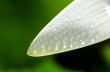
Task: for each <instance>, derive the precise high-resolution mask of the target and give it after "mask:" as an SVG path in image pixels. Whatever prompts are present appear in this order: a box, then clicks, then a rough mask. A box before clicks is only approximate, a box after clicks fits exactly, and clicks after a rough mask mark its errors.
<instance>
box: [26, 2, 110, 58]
mask: <svg viewBox="0 0 110 72" xmlns="http://www.w3.org/2000/svg"><path fill="white" fill-rule="evenodd" d="M105 6H106V0H92V1H91V0H75V1H74V2H72V3H71V4H69V5H68V6H67V7H66V8H65V9H64V10H62V11H61V12H60V13H59V14H58V15H57V16H56V17H55V18H54V19H53V20H52V21H51V22H49V24H47V25H46V26H45V27H44V28H43V30H42V31H41V32H40V33H39V34H38V35H37V37H36V38H35V39H34V40H33V42H32V44H31V45H30V47H29V49H28V52H27V53H28V55H30V56H34V57H38V56H45V55H51V54H56V53H61V52H66V51H70V50H75V49H79V48H82V47H85V46H88V45H92V44H95V43H98V42H101V41H104V40H106V39H108V38H110V16H109V15H108V13H107V12H106V8H105Z"/></svg>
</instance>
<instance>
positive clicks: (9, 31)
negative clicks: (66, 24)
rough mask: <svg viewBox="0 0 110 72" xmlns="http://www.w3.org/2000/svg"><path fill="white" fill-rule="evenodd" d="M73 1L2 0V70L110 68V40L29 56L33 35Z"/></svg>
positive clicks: (101, 71) (90, 71)
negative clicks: (48, 54) (43, 55)
mask: <svg viewBox="0 0 110 72" xmlns="http://www.w3.org/2000/svg"><path fill="white" fill-rule="evenodd" d="M72 1H73V0H0V72H110V70H109V69H110V40H107V41H104V42H102V43H99V44H96V45H93V46H89V47H86V48H83V49H80V50H75V51H71V52H67V53H62V54H57V55H52V56H46V57H39V58H33V57H29V56H27V54H26V52H27V49H28V47H29V45H30V43H31V41H32V40H33V38H34V37H35V36H36V35H37V34H38V33H39V31H40V30H41V29H42V28H43V27H44V26H45V25H46V24H47V23H48V22H49V21H50V20H51V19H52V18H53V17H54V16H55V15H57V14H58V13H59V12H60V11H61V10H62V9H63V8H64V7H65V6H67V5H68V4H69V3H70V2H72Z"/></svg>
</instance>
